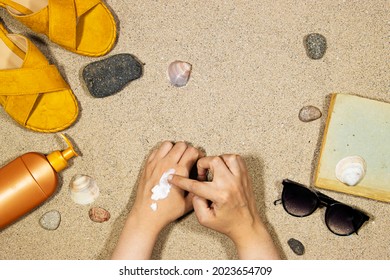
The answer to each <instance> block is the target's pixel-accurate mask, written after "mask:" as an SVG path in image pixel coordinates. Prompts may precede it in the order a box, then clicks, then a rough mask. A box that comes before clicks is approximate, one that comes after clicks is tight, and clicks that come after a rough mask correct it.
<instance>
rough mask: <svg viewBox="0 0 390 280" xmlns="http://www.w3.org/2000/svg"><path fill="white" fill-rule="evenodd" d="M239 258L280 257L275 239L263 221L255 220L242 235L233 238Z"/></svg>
mask: <svg viewBox="0 0 390 280" xmlns="http://www.w3.org/2000/svg"><path fill="white" fill-rule="evenodd" d="M232 240H233V242H234V244H235V246H236V248H237V253H238V257H239V259H278V258H279V254H278V252H277V250H276V247H275V245H274V243H273V240H272V238H271V236H270V234H269V232H268V231H267V229H266V227H265V225H264V224H263V223H262V222H261V221H255V222H254V223H253V224H252V225H251V226H250V227H248V228H247V229H246V230H242V231H241V234H240V235H237V236H235V237H234V239H233V238H232Z"/></svg>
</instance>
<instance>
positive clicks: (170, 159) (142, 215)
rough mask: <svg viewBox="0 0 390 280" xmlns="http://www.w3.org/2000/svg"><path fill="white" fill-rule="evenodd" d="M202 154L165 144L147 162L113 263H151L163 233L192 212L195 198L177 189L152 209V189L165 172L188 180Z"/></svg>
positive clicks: (183, 146) (180, 143)
mask: <svg viewBox="0 0 390 280" xmlns="http://www.w3.org/2000/svg"><path fill="white" fill-rule="evenodd" d="M200 156H202V153H201V152H200V151H199V150H197V149H195V148H194V147H191V146H189V145H187V144H185V143H184V142H178V143H176V144H172V143H171V142H168V141H166V142H163V143H162V144H161V146H160V147H159V148H158V149H156V150H154V151H153V152H152V153H151V154H150V156H149V157H148V159H147V162H146V165H145V167H144V170H143V172H142V174H141V177H140V180H139V184H138V189H137V196H136V199H135V202H134V205H133V207H132V209H131V211H130V213H129V215H128V218H127V220H126V223H125V226H124V228H123V231H122V233H121V235H120V237H119V241H118V244H117V246H116V248H115V250H114V252H113V255H112V258H113V259H149V258H150V256H151V254H152V251H153V247H154V244H155V242H156V240H157V237H158V234H159V233H160V231H161V230H162V229H163V228H164V227H165V226H166V225H167V224H169V223H170V222H172V221H174V220H176V219H177V218H179V217H181V216H183V215H184V214H186V213H188V212H189V211H190V210H192V201H191V200H192V197H193V195H192V194H186V193H185V191H184V190H182V189H180V188H177V187H175V186H172V187H171V190H170V192H169V194H168V197H167V198H165V199H163V200H158V201H157V207H158V208H157V210H156V211H153V210H152V209H151V207H150V205H151V204H152V203H154V202H155V201H153V200H152V199H151V195H152V191H151V190H152V188H153V187H154V186H155V185H157V184H158V183H159V181H160V178H161V176H162V175H163V173H164V172H167V171H168V170H169V169H171V168H172V169H174V170H175V174H177V175H179V176H182V178H186V177H188V176H189V173H190V170H191V168H192V167H193V165H194V164H195V162H196V161H197V160H198V158H199V157H200Z"/></svg>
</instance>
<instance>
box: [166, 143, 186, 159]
mask: <svg viewBox="0 0 390 280" xmlns="http://www.w3.org/2000/svg"><path fill="white" fill-rule="evenodd" d="M186 149H187V144H186V143H184V142H177V143H176V144H175V145H173V148H172V149H171V150H170V151H169V153H168V154H167V155H166V156H165V158H166V159H168V160H169V161H172V162H174V163H178V162H179V160H180V159H181V157H182V156H183V154H184V152H185V151H186Z"/></svg>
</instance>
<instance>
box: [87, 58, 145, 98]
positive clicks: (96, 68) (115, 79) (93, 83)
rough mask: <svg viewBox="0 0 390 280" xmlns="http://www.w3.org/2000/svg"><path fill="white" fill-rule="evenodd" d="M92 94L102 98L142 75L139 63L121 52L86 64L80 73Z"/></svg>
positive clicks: (116, 91)
mask: <svg viewBox="0 0 390 280" xmlns="http://www.w3.org/2000/svg"><path fill="white" fill-rule="evenodd" d="M82 76H83V79H84V82H85V84H86V86H87V88H88V90H89V92H90V93H91V95H92V96H94V97H97V98H103V97H107V96H111V95H113V94H115V93H118V92H119V91H121V90H122V89H123V88H124V87H125V86H126V85H127V84H128V83H130V82H131V81H133V80H136V79H138V78H140V77H141V76H142V65H141V63H140V62H139V61H138V60H137V59H136V58H135V57H134V56H132V55H131V54H127V53H123V54H116V55H113V56H110V57H108V58H106V59H103V60H100V61H96V62H92V63H90V64H88V65H87V66H86V67H85V68H84V69H83V73H82Z"/></svg>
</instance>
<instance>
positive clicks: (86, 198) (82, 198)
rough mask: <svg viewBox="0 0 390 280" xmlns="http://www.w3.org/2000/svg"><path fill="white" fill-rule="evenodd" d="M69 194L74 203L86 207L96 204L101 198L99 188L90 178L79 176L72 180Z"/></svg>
mask: <svg viewBox="0 0 390 280" xmlns="http://www.w3.org/2000/svg"><path fill="white" fill-rule="evenodd" d="M69 192H70V197H71V198H72V200H73V201H74V202H76V203H77V204H81V205H85V204H90V203H92V202H94V201H95V199H96V198H97V197H98V196H99V187H98V186H97V184H96V182H95V180H94V179H93V178H91V177H90V176H88V175H80V174H77V175H75V176H73V178H72V181H71V183H70V185H69Z"/></svg>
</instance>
